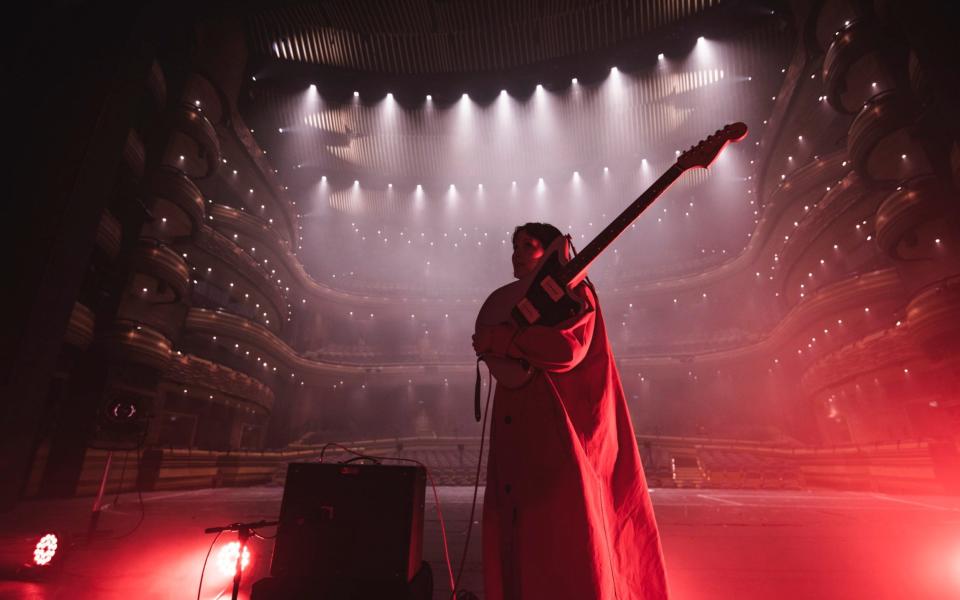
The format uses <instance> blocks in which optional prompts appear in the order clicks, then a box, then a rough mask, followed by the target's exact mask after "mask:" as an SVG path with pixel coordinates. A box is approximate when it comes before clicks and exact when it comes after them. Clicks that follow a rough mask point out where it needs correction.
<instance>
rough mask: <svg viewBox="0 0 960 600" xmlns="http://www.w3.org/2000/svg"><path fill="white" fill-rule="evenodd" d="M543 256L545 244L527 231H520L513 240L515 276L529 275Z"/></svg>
mask: <svg viewBox="0 0 960 600" xmlns="http://www.w3.org/2000/svg"><path fill="white" fill-rule="evenodd" d="M541 258H543V244H541V243H540V240H538V239H537V238H535V237H532V236H530V235H529V234H527V232H526V231H522V230H521V231H518V232H517V235H516V237H515V238H514V240H513V256H512V257H511V259H512V261H513V276H514V277H516V278H517V279H520V278H521V277H524V276H525V275H529V274H530V273H532V272H533V270H534V269H535V268H536V266H537V263H538V262H540V259H541Z"/></svg>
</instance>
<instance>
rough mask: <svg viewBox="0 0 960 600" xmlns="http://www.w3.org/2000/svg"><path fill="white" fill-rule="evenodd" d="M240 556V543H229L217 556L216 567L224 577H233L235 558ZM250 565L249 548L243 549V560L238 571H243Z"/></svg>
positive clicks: (235, 570)
mask: <svg viewBox="0 0 960 600" xmlns="http://www.w3.org/2000/svg"><path fill="white" fill-rule="evenodd" d="M239 554H240V542H230V543H229V544H227V545H226V546H224V547H223V548H220V553H219V554H217V566H218V567H219V568H220V573H222V574H223V576H224V577H233V576H235V575H236V574H237V557H238V555H239ZM249 565H250V548H249V547H248V546H244V547H243V560H242V561H241V562H240V570H241V571H243V570H245V569H246V568H247V566H249Z"/></svg>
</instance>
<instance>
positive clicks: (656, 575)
mask: <svg viewBox="0 0 960 600" xmlns="http://www.w3.org/2000/svg"><path fill="white" fill-rule="evenodd" d="M578 292H579V293H580V294H581V295H582V296H585V297H586V298H587V300H588V302H589V304H590V306H591V309H590V310H588V311H586V312H585V314H583V315H582V316H580V317H578V318H575V319H572V320H570V321H567V322H565V323H562V324H560V325H558V326H556V327H543V326H537V325H534V326H531V327H528V328H526V329H524V330H522V331H520V332H519V333H517V334H515V335H505V334H508V333H509V331H506V332H504V331H503V330H501V333H500V335H499V339H500V341H499V342H498V341H497V340H498V335H497V334H496V333H495V334H494V340H495V341H494V347H493V350H492V351H493V352H495V353H499V354H504V353H505V354H506V355H508V356H512V357H517V358H525V359H526V360H527V361H529V362H530V363H531V364H532V365H533V366H535V367H537V368H538V371H537V373H536V375H535V376H534V378H533V380H532V381H531V382H530V383H529V384H527V385H526V386H524V387H523V388H521V389H518V390H511V389H507V388H503V387H500V386H498V387H497V390H496V395H495V396H494V406H493V417H492V423H491V430H490V454H489V458H488V466H487V489H486V494H485V496H484V503H483V562H484V577H485V587H486V593H485V596H486V600H538V599H543V600H548V599H549V600H557V599H570V600H593V599H598V600H641V599H642V600H660V599H664V598H666V597H667V586H666V577H665V572H664V565H663V554H662V551H661V548H660V538H659V534H658V533H657V526H656V522H655V520H654V515H653V507H652V505H651V503H650V496H649V494H648V492H647V486H646V480H645V478H644V476H643V468H642V466H641V463H640V455H639V453H638V452H637V442H636V437H635V436H634V432H633V425H632V424H631V422H630V416H629V413H628V412H627V405H626V400H625V398H624V394H623V387H622V386H621V384H620V376H619V374H618V373H617V368H616V365H615V363H614V361H613V355H612V353H611V351H610V344H609V341H608V340H607V333H606V328H605V327H604V324H603V316H602V315H601V314H600V310H599V307H598V305H597V302H596V297H595V296H594V295H593V293H592V291H590V290H589V288H587V287H586V286H584V285H581V286H580V288H578ZM498 345H499V346H500V347H499V348H498Z"/></svg>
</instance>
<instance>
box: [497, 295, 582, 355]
mask: <svg viewBox="0 0 960 600" xmlns="http://www.w3.org/2000/svg"><path fill="white" fill-rule="evenodd" d="M577 293H578V295H580V296H581V297H582V298H584V299H585V300H586V301H587V309H586V310H585V311H584V312H583V314H581V315H578V316H576V317H573V318H572V319H569V320H567V321H564V322H563V323H559V324H557V325H555V326H553V327H545V326H543V325H531V326H530V327H526V328H524V329H520V330H517V331H516V332H515V333H514V335H513V336H512V338H511V340H510V343H509V345H508V346H507V347H506V352H505V354H506V355H507V356H510V357H512V358H518V359H522V360H525V361H527V362H528V363H530V364H531V365H532V366H534V367H537V368H540V369H543V370H545V371H554V372H559V373H562V372H564V371H569V370H571V369H573V368H574V367H576V366H577V365H578V364H580V361H582V360H583V358H584V357H585V356H586V355H587V351H588V350H589V349H590V342H591V340H593V329H594V325H595V323H596V317H597V310H596V308H597V302H596V298H595V297H594V295H593V292H592V291H591V290H590V288H588V287H587V286H585V285H583V286H582V287H580V288H578V289H577Z"/></svg>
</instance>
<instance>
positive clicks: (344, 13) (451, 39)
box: [247, 0, 720, 74]
mask: <svg viewBox="0 0 960 600" xmlns="http://www.w3.org/2000/svg"><path fill="white" fill-rule="evenodd" d="M719 4H720V0H612V1H599V0H593V1H584V0H579V1H578V0H538V1H535V2H534V1H519V0H485V1H482V2H480V1H468V0H366V1H363V2H358V1H356V0H332V1H322V2H302V3H296V4H287V5H283V6H279V7H275V8H268V9H264V10H262V11H258V12H255V13H252V14H250V15H249V17H248V20H247V23H248V33H249V36H250V42H251V47H252V51H253V54H254V55H259V56H263V57H273V58H278V59H282V60H291V61H297V62H302V63H310V64H316V65H324V66H329V67H338V68H343V69H350V70H360V71H369V72H380V73H395V74H423V73H457V72H470V71H487V70H496V69H501V70H502V69H512V68H516V67H520V66H524V65H529V64H534V63H538V62H542V61H546V60H551V59H555V58H559V57H564V56H571V55H576V54H584V53H590V52H594V51H598V50H603V49H606V48H612V47H615V46H617V45H619V44H622V43H624V42H627V41H629V40H632V39H636V38H638V37H640V36H642V35H644V34H646V33H648V32H651V31H653V30H656V29H659V28H662V27H665V26H669V25H671V24H674V23H677V22H679V21H682V20H684V19H688V18H690V17H693V16H695V15H698V14H699V13H701V12H704V11H706V10H708V9H710V8H712V7H714V6H717V5H719Z"/></svg>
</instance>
